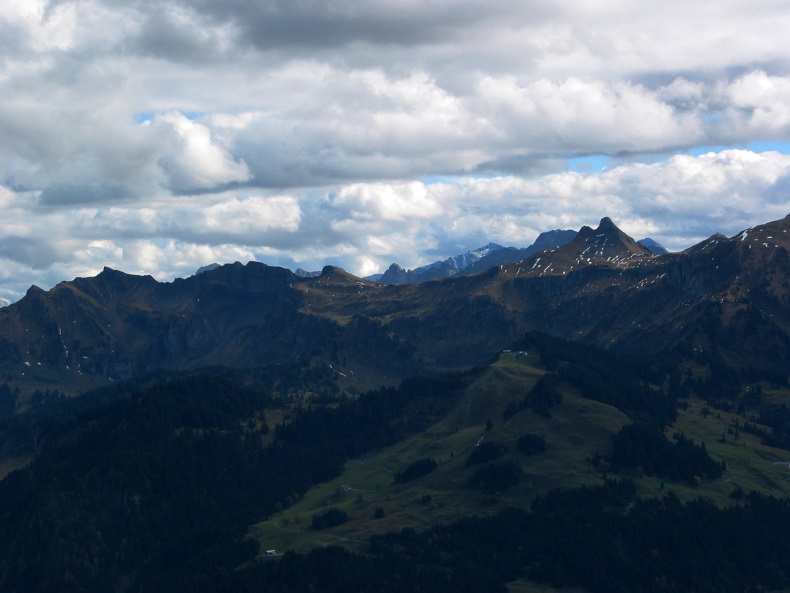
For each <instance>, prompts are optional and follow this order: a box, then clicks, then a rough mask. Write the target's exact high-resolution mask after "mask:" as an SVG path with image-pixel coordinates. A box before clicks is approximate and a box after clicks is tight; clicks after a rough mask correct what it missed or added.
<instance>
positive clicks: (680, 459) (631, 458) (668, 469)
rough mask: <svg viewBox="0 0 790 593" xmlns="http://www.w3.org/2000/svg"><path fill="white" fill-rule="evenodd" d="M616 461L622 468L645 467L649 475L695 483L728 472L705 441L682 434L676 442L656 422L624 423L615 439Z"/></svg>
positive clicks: (613, 443)
mask: <svg viewBox="0 0 790 593" xmlns="http://www.w3.org/2000/svg"><path fill="white" fill-rule="evenodd" d="M611 460H612V464H613V465H614V467H615V468H618V467H630V468H636V467H641V468H642V470H643V471H644V473H645V474H647V475H648V476H659V477H661V478H667V479H670V480H685V481H686V482H694V481H695V479H696V480H700V479H716V478H719V477H721V475H722V472H723V471H724V466H723V463H719V462H717V461H715V460H713V459H712V458H711V456H710V455H709V454H708V451H707V448H706V447H705V443H700V444H699V445H697V444H695V443H694V441H693V440H692V439H689V438H686V436H684V435H683V434H682V433H678V434H676V435H675V437H674V442H672V441H670V440H669V439H667V438H666V436H665V435H664V433H663V432H661V431H660V430H659V429H658V428H656V427H655V426H654V425H652V424H647V423H642V422H635V423H634V424H629V425H627V426H624V427H623V428H622V429H621V430H620V432H619V433H617V436H615V438H614V441H613V442H612V456H611Z"/></svg>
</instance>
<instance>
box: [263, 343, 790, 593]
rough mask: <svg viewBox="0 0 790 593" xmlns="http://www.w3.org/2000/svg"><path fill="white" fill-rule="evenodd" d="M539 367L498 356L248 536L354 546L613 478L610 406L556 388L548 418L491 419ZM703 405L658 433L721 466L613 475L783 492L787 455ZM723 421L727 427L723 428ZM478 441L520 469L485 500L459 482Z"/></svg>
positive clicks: (726, 491) (644, 481)
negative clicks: (527, 447)
mask: <svg viewBox="0 0 790 593" xmlns="http://www.w3.org/2000/svg"><path fill="white" fill-rule="evenodd" d="M545 372H546V371H545V370H544V369H542V368H541V366H540V361H539V358H538V357H537V356H532V355H530V354H528V353H520V352H507V353H503V354H502V355H501V356H500V357H499V359H498V361H497V362H495V363H494V364H492V365H491V366H490V367H489V368H488V369H487V370H486V371H485V372H484V373H482V374H481V375H480V376H479V378H478V379H476V380H475V381H474V382H473V383H471V384H470V385H469V386H468V387H467V388H466V390H465V392H464V393H463V395H462V397H461V398H460V400H459V401H458V403H457V405H456V406H455V407H454V408H453V409H452V410H451V411H450V412H449V413H448V414H447V416H446V417H445V418H444V419H442V420H441V421H440V422H438V423H437V424H435V425H434V426H432V427H431V428H430V429H429V430H427V431H426V432H424V433H421V434H417V435H412V436H410V437H409V438H407V439H405V440H403V441H401V442H399V443H398V444H396V445H395V446H393V447H389V448H386V449H383V450H380V451H375V452H371V453H370V454H368V455H367V456H366V457H364V458H361V459H354V460H351V461H349V462H347V463H346V465H345V469H344V472H343V474H342V475H341V476H339V477H338V478H337V479H335V480H332V481H330V482H327V483H324V484H320V485H318V486H316V487H314V488H312V489H311V490H310V491H308V492H307V494H306V495H305V496H304V498H303V499H302V500H300V501H299V502H297V503H296V504H294V505H293V506H291V507H290V508H288V509H285V510H283V511H282V512H280V513H277V514H276V515H274V516H273V517H272V518H271V519H270V520H268V521H265V522H262V523H259V524H257V525H255V526H253V527H252V528H251V530H250V536H251V537H253V538H255V539H257V540H258V541H259V542H260V546H261V550H262V551H266V550H271V549H274V550H277V552H278V553H279V552H282V551H284V550H296V551H306V550H308V549H310V548H312V547H315V546H320V545H325V544H331V543H342V544H343V545H346V546H349V547H351V548H355V549H358V550H359V551H364V549H365V548H366V546H367V541H368V538H369V537H370V536H371V535H372V534H376V533H384V532H388V531H393V530H400V529H402V528H404V527H414V528H418V529H419V528H422V527H428V526H430V525H432V524H436V523H441V522H448V521H452V520H453V519H455V518H456V517H460V516H464V515H488V514H493V513H496V512H497V511H498V510H500V509H502V508H504V507H506V506H517V507H523V508H528V507H529V505H530V503H531V501H532V500H533V499H534V497H535V496H537V495H541V494H545V493H546V492H547V491H549V490H551V489H554V488H571V487H578V486H581V485H583V484H598V483H601V481H602V480H603V479H604V477H605V476H607V475H609V476H610V477H614V475H613V474H611V473H609V474H607V473H606V470H607V469H608V468H607V464H606V463H605V462H603V463H601V464H598V465H597V466H594V465H593V464H592V463H591V460H592V459H593V458H594V457H595V456H596V454H600V455H604V456H606V455H607V453H608V451H609V448H610V445H611V440H612V437H613V435H615V434H616V433H617V432H618V431H619V430H620V429H621V428H622V427H623V426H624V425H625V424H628V423H629V422H630V419H629V418H628V416H626V414H625V413H623V412H622V411H620V410H618V409H616V408H614V407H612V406H609V405H606V404H603V403H600V402H597V401H593V400H590V399H585V398H583V397H581V395H580V394H579V393H578V392H576V391H575V390H574V389H572V388H571V387H569V386H567V385H563V386H562V393H563V400H562V403H561V404H560V405H558V406H556V407H554V408H552V409H551V415H550V417H549V418H546V417H543V416H541V415H539V414H537V413H535V412H534V411H532V410H524V411H521V412H519V413H518V414H516V415H515V416H513V417H512V418H511V419H510V420H509V421H507V422H503V420H502V412H503V410H504V408H505V406H506V405H507V404H508V402H510V401H513V400H518V399H520V398H521V397H522V396H523V395H524V394H526V393H527V392H528V391H529V389H530V388H531V387H532V386H533V385H534V384H535V382H536V381H537V380H538V379H539V378H540V377H541V376H542V375H543V374H544V373H545ZM704 408H705V405H704V403H702V402H699V401H694V400H692V401H691V402H690V405H689V407H688V409H687V410H681V411H679V414H678V420H677V422H676V423H675V425H674V426H672V427H668V428H667V430H666V434H667V438H671V437H672V435H673V434H674V432H676V431H682V432H683V433H684V434H685V435H686V436H687V437H690V438H692V439H694V441H696V442H699V441H704V442H705V444H706V447H707V449H708V451H709V453H710V454H711V456H712V457H713V458H714V459H716V460H718V461H724V462H725V463H726V466H727V470H726V471H725V473H724V475H723V477H722V478H721V479H719V480H717V481H711V482H703V483H702V484H699V485H691V484H686V483H672V482H668V481H667V482H664V481H663V480H661V479H660V478H657V477H649V476H640V475H638V473H637V472H636V471H629V472H626V473H623V474H621V475H620V476H619V477H627V478H630V479H634V480H635V482H636V484H637V492H638V493H639V494H640V495H641V496H654V495H660V494H661V493H662V492H666V491H668V490H672V491H673V492H675V494H677V495H678V496H679V497H680V498H681V499H683V500H688V499H691V498H695V497H697V496H704V497H710V498H712V499H713V500H715V501H716V502H717V503H719V504H732V503H733V502H734V499H733V498H732V496H731V494H732V492H733V491H734V490H736V489H737V488H741V489H742V490H743V491H745V492H748V491H749V490H760V491H762V492H765V493H768V494H771V495H775V496H787V495H789V494H790V468H788V467H784V466H781V465H778V464H777V462H781V461H790V451H784V450H781V449H774V448H771V447H767V446H764V445H762V444H761V443H760V440H759V438H758V437H755V436H754V435H750V434H747V433H745V432H743V431H739V432H738V433H737V439H736V438H735V432H736V431H735V430H734V426H735V421H736V420H737V419H738V418H737V417H736V415H735V414H732V413H725V412H718V411H716V410H710V411H709V412H708V410H705V409H704ZM739 421H740V422H741V423H742V422H743V418H740V420H739ZM489 422H490V430H488V425H489ZM728 429H732V430H730V431H729V434H728ZM526 433H530V434H535V435H540V436H543V437H544V438H545V440H546V444H547V450H546V452H545V453H540V454H537V455H529V456H528V455H524V454H523V453H520V452H519V451H518V449H517V446H516V445H517V441H518V439H519V437H521V436H522V435H524V434H526ZM722 437H723V438H722ZM483 441H495V442H498V443H503V444H504V445H506V447H507V452H506V453H505V455H504V457H502V458H501V459H500V460H499V461H508V460H513V461H515V462H516V463H517V464H518V465H519V466H520V467H521V468H522V470H523V472H524V477H523V479H522V480H521V482H520V483H519V484H518V485H517V486H515V487H513V488H510V489H508V490H506V491H505V492H502V493H500V494H497V495H494V496H492V495H490V494H488V493H485V492H482V491H479V490H475V489H472V488H470V487H469V486H468V483H467V482H468V479H469V476H470V475H471V474H472V472H473V471H474V469H475V468H474V467H471V468H468V467H465V461H466V459H467V457H468V456H469V454H470V453H471V452H472V451H473V450H474V448H475V447H476V446H477V445H478V444H479V443H481V442H483ZM425 457H430V458H433V459H434V460H435V461H436V462H437V464H438V467H437V468H436V470H434V471H433V472H432V473H430V474H428V475H427V476H424V477H422V478H419V479H416V480H414V481H411V482H407V483H406V484H396V483H395V482H394V476H395V474H396V473H397V472H399V471H403V470H404V469H405V468H406V467H407V466H408V465H409V464H410V463H412V462H414V461H416V460H418V459H421V458H425ZM330 507H336V508H339V509H342V510H344V511H345V512H346V513H347V514H348V521H347V522H346V523H344V524H342V525H340V526H337V527H334V528H331V529H325V530H322V531H313V530H311V529H310V524H311V520H312V517H313V516H314V515H316V514H320V513H322V512H324V511H325V510H326V509H328V508H330ZM377 509H380V510H379V512H378V515H379V517H378V518H376V515H377V512H376V511H377ZM381 511H383V516H381ZM531 586H532V585H529V584H514V585H513V587H514V588H513V589H512V590H513V591H532V590H533V589H530V588H529V587H531ZM519 587H522V588H519Z"/></svg>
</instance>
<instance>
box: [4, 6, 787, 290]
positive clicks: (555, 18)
mask: <svg viewBox="0 0 790 593" xmlns="http://www.w3.org/2000/svg"><path fill="white" fill-rule="evenodd" d="M788 29H790V11H788V10H787V7H786V3H785V2H781V1H779V0H766V1H764V2H761V3H760V6H759V7H758V8H755V5H754V3H753V2H747V1H746V0H724V1H723V2H720V3H717V4H716V6H715V7H714V6H712V5H708V4H705V3H699V2H687V1H681V0H667V1H666V2H662V3H661V4H653V5H649V6H648V5H645V4H644V3H636V2H609V3H601V2H597V3H596V2H589V1H587V0H562V1H561V2H553V3H545V2H543V3H541V2H538V3H535V2H531V3H524V2H510V1H507V0H488V1H486V2H483V1H482V0H471V1H469V2H464V3H458V2H455V1H453V0H439V1H436V2H429V3H425V2H416V1H413V2H411V1H410V2H395V1H394V0H374V1H372V2H371V1H363V0H349V1H348V2H340V3H338V2H324V3H319V4H315V5H313V4H311V5H310V6H308V5H307V4H304V3H300V2H285V1H280V0H274V1H273V2H264V3H252V2H221V1H219V0H166V1H163V2H156V3H151V2H118V1H117V0H78V1H70V0H50V1H44V0H30V1H25V2H21V1H20V0H8V1H6V2H3V3H2V4H0V38H2V39H3V43H2V44H1V45H0V95H2V97H3V100H2V101H0V138H2V142H0V234H1V235H0V261H1V262H2V263H3V268H4V270H9V271H10V272H8V273H6V274H5V275H2V274H0V298H4V297H3V295H7V294H17V295H18V294H21V293H23V292H24V290H25V289H26V287H27V285H29V284H32V283H38V284H40V285H44V286H47V285H49V286H51V285H52V284H55V283H56V282H58V281H60V280H63V279H69V278H71V277H73V276H75V275H88V274H89V273H93V272H94V271H99V270H101V268H102V267H103V266H104V265H111V266H113V267H118V268H121V269H124V270H126V271H130V272H134V273H151V274H152V275H154V276H155V277H157V278H160V279H167V278H171V277H173V276H175V275H186V274H188V273H192V271H194V269H196V268H197V267H199V266H200V265H204V264H206V263H211V262H212V261H219V262H223V261H233V260H236V259H238V260H242V261H243V260H245V259H250V258H255V257H259V258H263V259H265V260H267V263H274V264H277V263H282V264H284V265H292V264H295V265H303V267H309V268H311V269H320V267H321V266H322V265H323V264H325V263H334V264H337V265H343V266H346V267H349V268H352V271H357V272H360V273H367V272H366V271H369V270H373V269H374V268H375V267H376V266H379V267H383V266H386V265H388V264H389V263H390V262H391V261H398V262H399V263H401V264H403V265H407V266H410V267H413V266H415V265H421V264H423V263H428V262H429V261H433V260H434V259H440V258H443V257H446V256H448V255H452V254H455V253H458V252H460V251H463V250H466V249H469V248H473V247H477V246H479V245H481V244H482V243H483V242H487V241H488V240H497V241H498V242H500V243H507V244H516V245H524V244H528V243H530V242H531V241H532V240H534V238H535V236H536V235H537V233H539V232H541V231H543V230H547V229H551V228H578V227H579V226H581V225H582V224H595V223H596V222H597V220H598V218H600V217H602V216H611V217H612V218H614V219H615V221H617V222H619V223H621V224H622V225H623V227H624V228H625V229H626V231H628V232H632V233H633V234H635V235H640V234H647V233H650V234H651V235H654V238H656V239H658V240H662V242H664V243H665V244H667V246H669V247H673V248H681V247H684V246H687V245H688V244H690V243H691V242H692V241H693V240H695V239H697V238H700V237H704V236H707V235H709V234H712V233H713V232H716V231H721V232H725V233H729V232H733V233H734V232H737V231H738V230H740V228H741V227H743V226H748V225H751V224H755V223H757V222H761V221H764V220H766V219H769V218H778V217H780V216H784V214H786V212H783V209H786V208H787V188H788V187H790V181H788V179H789V177H788V171H787V164H786V162H785V159H786V158H787V157H785V156H783V155H781V154H778V153H769V152H764V153H761V154H756V153H754V152H750V151H748V150H735V151H728V150H723V149H722V148H721V147H727V146H730V147H733V148H744V147H747V146H754V145H755V144H757V143H764V142H780V143H785V146H786V145H787V143H790V108H789V107H788V105H790V41H789V39H790V38H788V36H787V33H786V31H787V30H788ZM711 146H717V147H720V148H717V149H716V151H715V152H713V153H712V154H710V155H702V156H689V155H688V154H686V155H684V154H683V153H684V152H687V153H694V154H698V153H699V152H700V148H701V147H705V149H706V150H708V148H707V147H711ZM780 146H781V145H780ZM596 155H609V156H610V157H611V159H612V160H611V162H610V165H609V169H607V170H605V171H603V172H601V173H589V174H582V173H578V172H570V171H566V170H565V168H566V163H567V162H568V160H569V159H573V158H576V157H589V156H592V157H595V156H596ZM479 175H483V177H478V176H479ZM492 176H493V177H492ZM441 179H445V181H444V182H438V183H436V182H434V183H431V182H429V181H436V180H441Z"/></svg>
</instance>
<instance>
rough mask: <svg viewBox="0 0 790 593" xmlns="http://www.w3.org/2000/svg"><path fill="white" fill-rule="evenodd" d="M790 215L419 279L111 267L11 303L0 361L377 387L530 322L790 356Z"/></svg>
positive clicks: (453, 359)
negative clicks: (329, 379) (322, 371)
mask: <svg viewBox="0 0 790 593" xmlns="http://www.w3.org/2000/svg"><path fill="white" fill-rule="evenodd" d="M789 227H790V218H788V217H786V218H784V219H782V220H778V221H774V222H769V223H766V224H764V225H760V226H757V227H754V228H751V229H746V230H744V231H743V232H741V233H739V234H738V235H736V236H734V237H730V238H727V237H724V236H720V235H715V236H712V237H710V238H709V239H707V240H705V241H703V242H701V243H699V244H698V245H695V246H693V247H691V248H690V249H687V250H685V251H683V252H679V253H666V254H661V255H656V254H655V253H653V252H652V251H651V250H650V249H648V248H647V247H645V246H644V244H643V243H640V242H637V241H635V240H633V239H632V238H631V237H629V236H627V235H626V234H625V233H623V232H622V231H621V230H620V229H619V228H618V227H617V226H616V225H615V224H614V222H613V221H612V220H611V219H609V218H604V219H602V220H601V221H600V223H599V225H598V226H597V228H595V229H593V228H591V227H587V226H585V227H583V228H582V229H581V230H580V231H579V232H578V233H575V234H574V236H573V238H572V240H570V241H569V242H566V243H564V244H561V245H559V246H554V247H551V248H549V249H544V250H542V251H539V252H536V253H534V254H532V255H529V256H528V257H526V258H523V259H521V260H519V261H517V262H515V263H502V264H498V265H494V266H493V267H489V268H487V269H486V270H485V271H482V272H478V273H469V274H456V275H454V276H452V277H449V278H442V279H438V280H437V281H435V282H420V283H415V284H396V285H387V284H382V283H376V282H372V281H369V280H365V279H363V278H358V277H355V276H353V275H351V274H349V273H347V272H345V271H343V270H342V269H339V268H336V267H331V266H327V267H326V268H324V269H323V270H322V272H321V273H320V275H318V276H306V277H302V276H298V275H296V274H294V273H292V272H290V271H289V270H286V269H283V268H276V267H270V266H267V265H265V264H262V263H257V262H250V263H248V264H246V265H242V264H240V263H238V262H237V263H234V264H228V265H223V266H218V267H210V268H208V269H205V270H203V271H202V272H201V273H200V274H197V275H195V276H192V277H190V278H186V279H177V280H175V281H174V282H170V283H162V282H157V281H156V280H154V279H153V278H152V277H150V276H135V275H129V274H125V273H123V272H120V271H117V270H112V269H109V268H105V269H104V271H103V272H101V273H100V274H99V275H97V276H95V277H92V278H77V279H75V280H73V281H69V282H62V283H60V284H58V285H57V286H56V287H54V288H53V289H52V290H49V291H44V290H41V289H40V288H38V287H35V286H33V287H31V288H30V289H29V290H28V292H27V294H26V295H25V296H24V297H23V298H22V299H21V300H20V301H18V302H17V303H14V304H12V305H10V306H7V307H4V308H2V309H0V354H1V355H2V362H1V363H0V370H2V372H3V374H4V375H5V376H6V377H9V378H10V379H11V381H10V382H11V383H13V384H17V385H21V386H22V388H23V391H24V389H25V385H27V386H33V385H38V386H40V385H52V386H57V387H58V388H60V389H66V390H68V391H72V392H74V391H79V390H81V389H85V388H88V387H92V386H97V385H101V384H105V383H107V382H109V381H113V380H118V379H125V378H130V377H133V376H137V375H140V374H143V373H146V372H150V371H152V370H154V369H157V368H169V369H195V368H200V367H205V366H228V367H236V368H243V367H250V366H256V365H264V364H282V363H286V362H292V361H301V363H302V364H305V365H310V364H313V363H317V362H320V363H322V364H323V363H326V364H331V365H334V367H335V368H340V369H344V371H343V374H344V375H345V376H346V377H348V376H351V373H352V372H353V373H354V375H353V376H354V377H355V379H356V380H357V381H359V382H361V384H362V385H364V386H365V387H367V386H371V385H377V384H381V383H386V382H388V381H397V380H400V379H402V378H404V377H407V376H410V375H413V374H415V373H424V372H441V371H447V370H452V369H459V368H466V367H469V366H473V365H477V364H481V363H483V362H485V361H486V360H487V359H488V358H489V357H490V356H491V355H492V353H495V352H497V351H499V350H501V349H502V348H505V347H506V346H507V345H508V344H509V343H510V342H512V341H513V340H514V339H517V338H518V337H519V336H521V335H523V334H524V332H526V331H530V330H540V331H544V332H547V333H549V334H552V335H555V336H558V337H562V338H567V339H574V340H580V341H584V342H586V343H589V344H593V345H597V346H603V347H606V348H610V349H613V350H615V351H633V350H637V351H644V352H649V353H657V352H661V351H667V350H669V349H672V348H683V349H686V350H693V349H709V348H715V349H716V350H717V352H718V353H720V354H721V355H722V356H724V357H725V358H727V359H728V360H732V361H737V362H738V364H739V365H742V366H756V367H764V366H771V365H776V364H778V363H780V362H781V363H785V362H787V361H789V360H790V313H789V311H790V308H789V307H788V299H790V288H789V287H788V283H790V277H789V275H790V258H789V257H788V251H789V250H790V238H788V234H787V230H788V228H789ZM563 233H564V232H563ZM559 236H561V237H565V236H567V235H564V234H563V235H559ZM555 239H556V236H555ZM554 242H556V240H555V241H554ZM502 251H504V250H502V249H499V250H492V251H489V252H488V253H487V254H485V255H483V256H482V257H480V258H479V259H477V261H476V264H480V263H481V262H482V261H484V260H485V259H486V258H487V257H491V256H493V255H496V254H497V253H500V252H502ZM470 267H472V266H468V268H470Z"/></svg>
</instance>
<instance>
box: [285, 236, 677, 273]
mask: <svg viewBox="0 0 790 593" xmlns="http://www.w3.org/2000/svg"><path fill="white" fill-rule="evenodd" d="M576 234H577V232H576V231H572V230H560V229H556V230H553V231H546V232H543V233H541V234H540V235H538V238H537V239H536V240H535V242H534V243H533V244H532V245H530V246H529V247H524V248H519V247H502V246H501V245H498V244H496V243H489V244H488V245H485V246H483V247H478V248H477V249H473V250H472V251H467V252H466V253H463V254H460V255H456V256H452V257H449V258H447V259H445V260H443V261H436V262H434V263H432V264H428V265H427V266H421V267H419V268H414V269H413V270H406V269H404V268H402V267H401V266H399V265H398V264H396V263H394V264H392V265H391V266H390V267H389V268H388V269H387V271H386V272H384V273H383V274H375V275H373V276H366V278H365V279H366V280H372V281H374V282H380V283H381V284H416V283H418V282H427V281H429V280H435V279H437V278H449V277H451V276H465V275H469V274H477V273H478V272H484V271H485V270H487V269H489V268H492V267H494V266H498V265H501V264H510V263H514V262H517V261H521V260H522V259H526V258H528V257H529V256H530V255H533V254H535V253H538V252H539V251H543V250H544V249H550V248H552V247H559V246H560V245H565V244H566V243H570V242H571V241H572V240H573V239H574V237H576ZM639 243H640V244H641V245H643V246H644V247H645V248H646V249H648V250H649V251H650V252H651V253H654V254H656V255H659V254H662V253H668V251H667V250H666V249H665V248H664V247H663V246H662V245H660V244H659V243H657V242H656V241H654V240H653V239H642V240H641V241H639ZM297 274H299V270H297Z"/></svg>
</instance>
